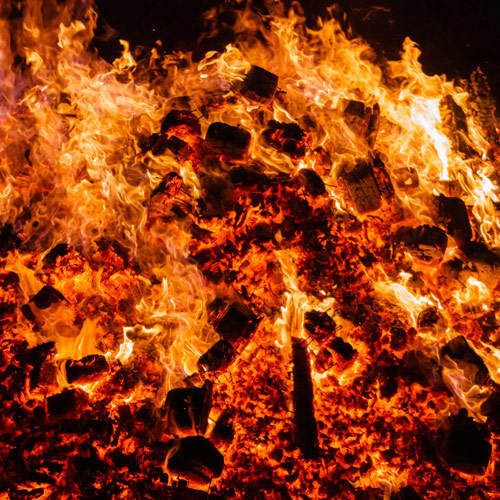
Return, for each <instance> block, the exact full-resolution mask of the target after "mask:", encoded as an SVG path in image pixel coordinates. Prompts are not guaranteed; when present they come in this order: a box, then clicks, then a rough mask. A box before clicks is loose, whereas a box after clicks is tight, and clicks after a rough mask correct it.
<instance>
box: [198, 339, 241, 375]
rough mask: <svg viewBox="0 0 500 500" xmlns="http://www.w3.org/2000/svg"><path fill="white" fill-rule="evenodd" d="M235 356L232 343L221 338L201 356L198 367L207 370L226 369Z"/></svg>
mask: <svg viewBox="0 0 500 500" xmlns="http://www.w3.org/2000/svg"><path fill="white" fill-rule="evenodd" d="M234 356H235V351H234V347H233V346H232V344H231V343H230V342H228V341H227V340H224V339H221V340H219V341H217V342H216V343H215V344H214V345H213V346H212V347H210V349H208V351H207V352H205V353H204V354H202V355H201V356H200V359H199V360H198V367H199V368H200V369H201V370H202V371H206V372H211V371H218V370H224V369H225V368H227V367H228V366H229V365H230V364H231V362H232V361H233V359H234Z"/></svg>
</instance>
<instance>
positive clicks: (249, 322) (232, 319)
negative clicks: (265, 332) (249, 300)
mask: <svg viewBox="0 0 500 500" xmlns="http://www.w3.org/2000/svg"><path fill="white" fill-rule="evenodd" d="M257 325H258V320H257V316H256V315H255V314H254V313H253V312H252V311H251V310H250V308H249V307H247V306H246V305H244V304H241V303H239V302H234V303H233V304H231V305H230V306H229V307H228V308H227V310H226V311H225V312H224V315H223V316H222V318H221V319H220V320H218V321H217V322H216V324H215V330H216V331H217V333H219V334H220V335H221V336H222V338H223V339H224V340H226V341H228V342H230V343H231V344H233V345H235V344H237V343H239V342H241V341H242V340H246V339H248V338H249V337H250V335H251V334H252V333H253V332H254V331H255V329H256V328H257Z"/></svg>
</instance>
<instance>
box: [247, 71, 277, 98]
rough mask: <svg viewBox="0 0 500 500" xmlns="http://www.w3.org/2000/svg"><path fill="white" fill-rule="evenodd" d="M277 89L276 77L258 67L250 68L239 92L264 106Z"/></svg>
mask: <svg viewBox="0 0 500 500" xmlns="http://www.w3.org/2000/svg"><path fill="white" fill-rule="evenodd" d="M277 88H278V77H277V76H276V75H275V74H273V73H271V72H269V71H267V70H265V69H264V68H261V67H260V66H252V67H251V68H250V71H249V72H248V73H247V74H246V76H245V79H244V80H243V84H242V86H241V91H240V92H241V94H242V95H244V96H245V97H247V98H248V99H251V100H252V101H256V102H258V103H261V104H264V103H266V102H269V101H270V100H271V99H272V98H273V96H274V93H275V92H276V89H277Z"/></svg>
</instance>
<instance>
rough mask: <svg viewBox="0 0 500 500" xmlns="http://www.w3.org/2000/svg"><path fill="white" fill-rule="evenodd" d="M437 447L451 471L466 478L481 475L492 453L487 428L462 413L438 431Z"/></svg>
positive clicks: (453, 416)
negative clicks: (463, 474)
mask: <svg viewBox="0 0 500 500" xmlns="http://www.w3.org/2000/svg"><path fill="white" fill-rule="evenodd" d="M436 447H437V449H438V452H439V454H440V455H441V456H442V458H443V459H444V460H445V461H446V462H447V463H448V465H449V466H450V467H452V468H453V469H456V470H459V471H462V472H465V473H468V474H484V471H485V470H486V467H487V466H488V463H489V461H490V458H491V451H492V446H491V444H490V442H489V441H488V439H487V430H486V428H485V427H484V426H483V425H481V424H478V423H476V422H475V421H474V420H473V419H472V418H470V417H469V416H467V411H466V410H463V409H462V410H460V412H459V413H458V415H452V416H450V417H449V419H448V420H447V421H446V422H445V423H444V425H443V427H442V428H441V429H440V430H439V432H438V436H437V440H436Z"/></svg>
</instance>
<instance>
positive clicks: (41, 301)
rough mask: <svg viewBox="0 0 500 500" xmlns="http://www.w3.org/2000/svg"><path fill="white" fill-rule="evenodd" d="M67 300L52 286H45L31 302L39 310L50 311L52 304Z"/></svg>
mask: <svg viewBox="0 0 500 500" xmlns="http://www.w3.org/2000/svg"><path fill="white" fill-rule="evenodd" d="M63 300H66V299H65V298H64V295H63V294H62V293H61V292H59V291H58V290H56V289H55V288H54V287H52V286H50V285H45V286H44V287H43V288H42V289H41V290H40V291H39V292H38V293H37V294H36V295H35V296H34V297H32V298H31V300H30V302H33V303H34V304H35V306H36V307H38V309H48V308H49V307H50V306H51V305H52V304H56V303H57V302H61V301H63Z"/></svg>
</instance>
